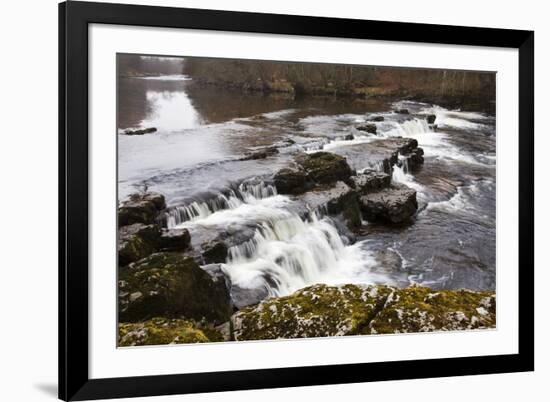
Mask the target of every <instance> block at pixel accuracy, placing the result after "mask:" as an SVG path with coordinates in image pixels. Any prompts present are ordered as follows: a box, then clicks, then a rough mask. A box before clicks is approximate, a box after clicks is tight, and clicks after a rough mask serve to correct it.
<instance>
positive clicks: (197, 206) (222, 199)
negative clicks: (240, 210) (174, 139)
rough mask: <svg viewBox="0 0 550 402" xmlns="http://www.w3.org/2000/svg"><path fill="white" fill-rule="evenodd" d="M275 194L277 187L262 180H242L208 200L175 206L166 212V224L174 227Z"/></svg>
mask: <svg viewBox="0 0 550 402" xmlns="http://www.w3.org/2000/svg"><path fill="white" fill-rule="evenodd" d="M274 195H277V189H276V188H275V186H273V185H271V184H266V183H265V182H263V181H259V182H256V183H255V182H242V183H241V184H240V185H239V186H238V187H237V188H236V189H229V190H226V192H225V193H221V194H218V195H216V196H215V197H212V198H210V199H208V200H203V201H200V200H197V201H192V202H190V203H189V204H186V205H180V206H176V207H174V208H171V209H170V210H169V211H167V212H166V214H165V216H166V226H167V227H168V228H173V227H176V226H178V225H180V224H182V223H184V222H187V221H195V220H198V219H204V218H206V217H208V216H210V215H212V214H213V213H215V212H217V211H221V210H225V209H235V208H237V207H239V206H240V205H242V204H244V203H251V202H254V201H256V200H260V199H264V198H268V197H272V196H274Z"/></svg>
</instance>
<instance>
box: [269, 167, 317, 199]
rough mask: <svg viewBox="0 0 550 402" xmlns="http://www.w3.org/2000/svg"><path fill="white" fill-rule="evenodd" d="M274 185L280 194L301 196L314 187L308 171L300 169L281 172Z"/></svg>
mask: <svg viewBox="0 0 550 402" xmlns="http://www.w3.org/2000/svg"><path fill="white" fill-rule="evenodd" d="M273 184H274V185H275V187H276V188H277V192H278V193H279V194H301V193H303V192H305V191H307V190H308V189H309V188H311V185H312V183H311V182H310V181H309V179H308V177H307V173H306V171H305V170H304V169H302V168H298V167H289V168H283V169H281V170H279V171H278V172H277V173H276V174H275V176H274V177H273Z"/></svg>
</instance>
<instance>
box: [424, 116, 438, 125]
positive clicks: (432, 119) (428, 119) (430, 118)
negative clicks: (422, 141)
mask: <svg viewBox="0 0 550 402" xmlns="http://www.w3.org/2000/svg"><path fill="white" fill-rule="evenodd" d="M435 117H436V116H435V114H429V115H427V116H426V121H427V122H428V124H434V123H435Z"/></svg>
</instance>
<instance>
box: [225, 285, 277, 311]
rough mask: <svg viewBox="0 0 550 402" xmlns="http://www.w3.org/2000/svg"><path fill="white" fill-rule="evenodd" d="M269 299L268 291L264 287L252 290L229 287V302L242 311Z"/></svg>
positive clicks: (234, 286)
mask: <svg viewBox="0 0 550 402" xmlns="http://www.w3.org/2000/svg"><path fill="white" fill-rule="evenodd" d="M268 297H269V291H268V290H267V289H266V288H265V287H258V288H253V289H246V288H242V287H240V286H239V285H236V284H233V285H232V287H231V300H232V301H233V304H234V305H235V307H236V308H237V309H239V310H240V309H243V308H245V307H248V306H252V305H254V304H258V303H259V302H260V301H262V300H264V299H267V298H268Z"/></svg>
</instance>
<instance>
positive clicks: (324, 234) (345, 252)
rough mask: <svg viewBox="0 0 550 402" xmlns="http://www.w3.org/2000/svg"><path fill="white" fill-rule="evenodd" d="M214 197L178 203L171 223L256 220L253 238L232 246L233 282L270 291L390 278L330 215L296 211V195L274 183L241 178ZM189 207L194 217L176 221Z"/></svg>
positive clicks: (205, 224)
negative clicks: (243, 181) (376, 268)
mask: <svg viewBox="0 0 550 402" xmlns="http://www.w3.org/2000/svg"><path fill="white" fill-rule="evenodd" d="M213 200H215V201H216V202H217V203H218V204H216V202H213V201H210V202H204V203H193V204H190V205H187V206H185V207H179V212H180V215H178V216H176V214H173V215H171V216H170V217H169V219H168V226H169V227H177V228H188V229H191V230H193V228H195V227H197V226H200V227H218V228H220V227H222V228H223V227H229V226H232V225H242V224H251V223H254V224H257V225H258V229H257V230H256V232H255V234H254V236H253V238H252V239H250V240H249V241H247V242H245V243H243V244H239V245H237V246H233V247H231V248H230V249H229V252H228V255H229V256H228V259H227V261H226V263H225V264H223V270H224V272H225V273H226V274H227V275H228V276H229V278H230V279H231V282H232V283H233V284H235V285H237V286H239V287H240V288H243V289H258V288H264V289H266V290H267V291H268V294H269V295H270V296H281V295H286V294H290V293H292V292H294V291H296V290H297V289H300V288H303V287H305V286H309V285H312V284H315V283H329V284H340V283H373V282H376V281H378V282H387V278H384V279H382V277H381V276H380V275H376V274H374V273H372V271H371V270H369V268H372V267H374V266H375V265H376V261H375V259H374V258H373V257H372V256H371V255H370V254H369V253H368V252H367V251H365V250H363V249H362V248H361V247H360V246H359V245H352V246H347V245H346V244H345V243H344V241H343V239H342V238H341V237H340V235H339V233H338V231H337V229H336V227H335V226H334V225H333V224H332V221H331V220H330V218H327V217H324V218H320V217H319V216H317V215H316V214H311V216H310V218H309V219H302V218H301V217H300V216H299V215H297V214H296V213H294V212H291V206H292V205H293V202H294V201H292V200H291V198H290V197H288V196H283V195H277V194H276V191H275V188H273V187H272V186H270V185H266V184H265V183H263V182H260V183H257V184H241V186H239V189H238V190H236V191H233V192H232V195H230V196H225V195H219V196H218V198H215V199H213ZM219 200H223V202H222V201H219ZM216 205H218V206H220V208H219V209H217V210H215V209H216V208H215V207H216ZM184 209H185V214H186V217H190V218H191V219H187V220H185V221H181V222H179V223H177V219H179V218H181V217H182V216H183V213H182V212H181V211H183V210H184Z"/></svg>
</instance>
